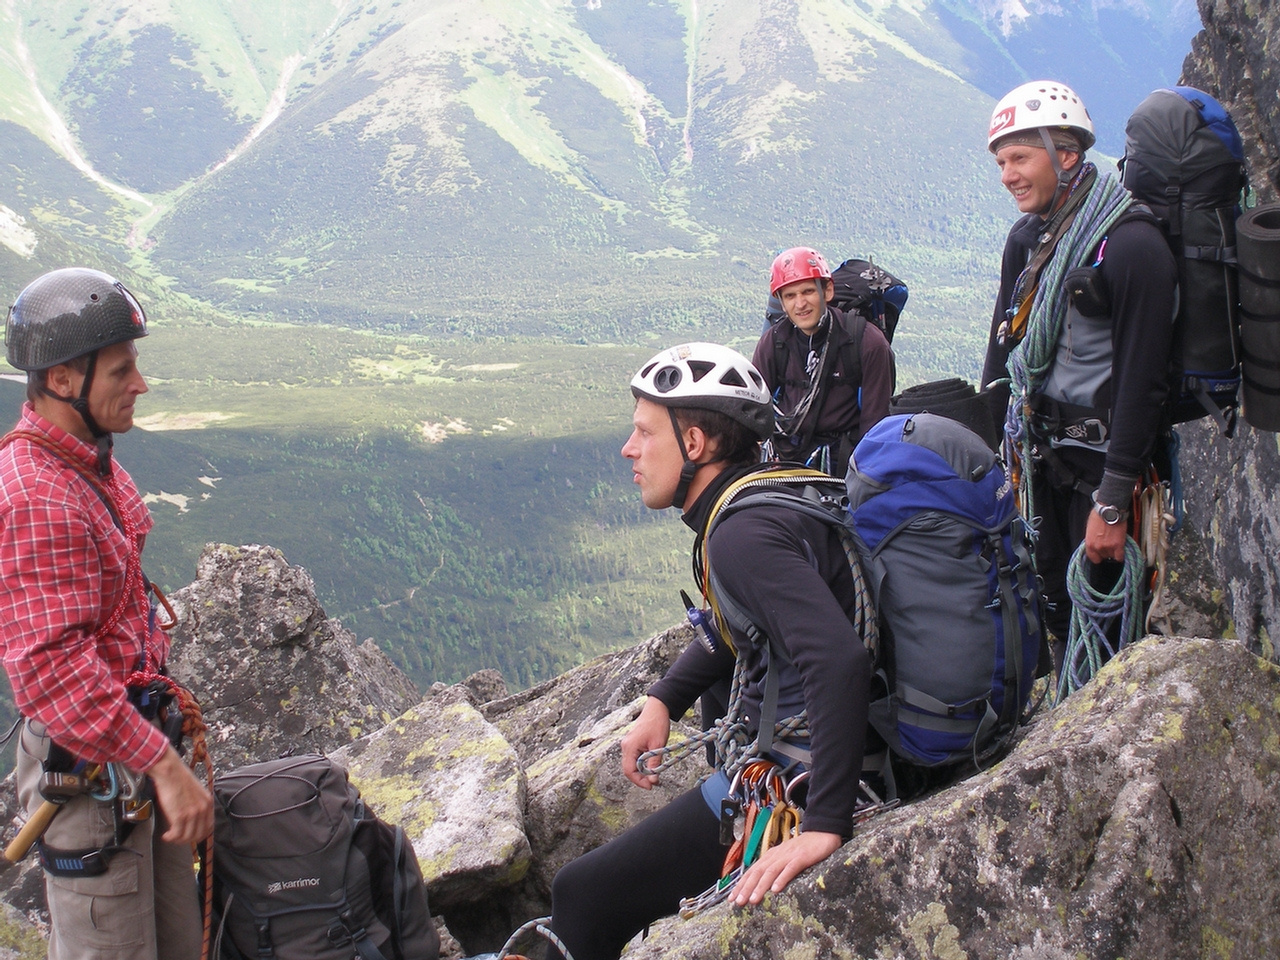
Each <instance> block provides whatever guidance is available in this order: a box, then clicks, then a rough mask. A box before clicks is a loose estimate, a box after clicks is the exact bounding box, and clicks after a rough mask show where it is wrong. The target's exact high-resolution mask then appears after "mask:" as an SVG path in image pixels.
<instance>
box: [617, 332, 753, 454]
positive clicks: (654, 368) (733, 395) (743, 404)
mask: <svg viewBox="0 0 1280 960" xmlns="http://www.w3.org/2000/svg"><path fill="white" fill-rule="evenodd" d="M631 392H632V393H633V394H634V395H635V396H637V397H644V398H645V399H646V400H651V401H653V402H654V403H660V404H662V405H663V406H664V407H696V408H699V409H703V410H715V411H717V412H719V413H723V414H725V415H726V416H728V417H730V418H731V419H733V420H736V421H737V422H738V423H741V424H742V425H743V426H745V427H747V429H749V430H751V431H752V432H753V433H755V434H756V436H758V437H760V438H761V439H768V438H769V437H770V436H772V434H773V401H772V400H771V399H770V397H769V388H768V387H766V386H765V382H764V377H762V376H760V372H759V371H758V370H756V368H755V367H753V366H752V365H751V361H750V360H748V359H747V358H746V357H744V356H743V355H742V354H740V353H738V351H736V350H732V349H730V348H729V347H723V346H720V345H719V344H715V343H682V344H680V345H679V346H676V347H671V348H669V349H667V350H663V351H662V352H661V353H659V354H657V355H656V356H655V357H653V358H652V359H651V360H649V362H648V363H646V364H645V365H644V366H643V367H641V368H640V371H639V372H638V373H637V374H636V375H635V376H634V377H632V378H631Z"/></svg>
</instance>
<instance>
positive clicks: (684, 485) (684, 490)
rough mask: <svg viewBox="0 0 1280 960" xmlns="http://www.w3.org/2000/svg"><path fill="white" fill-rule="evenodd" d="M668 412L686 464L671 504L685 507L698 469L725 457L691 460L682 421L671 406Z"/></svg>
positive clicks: (672, 495)
mask: <svg viewBox="0 0 1280 960" xmlns="http://www.w3.org/2000/svg"><path fill="white" fill-rule="evenodd" d="M667 413H668V414H669V415H670V416H671V429H672V430H674V431H675V432H676V443H678V444H680V456H681V457H683V458H684V465H683V466H681V467H680V482H679V483H677V484H676V489H675V493H673V494H671V505H672V506H673V507H679V508H681V509H684V502H685V500H686V499H687V498H688V496H689V484H691V483H693V478H694V477H695V476H696V475H697V473H698V471H699V470H701V469H702V468H703V467H709V466H711V464H713V463H719V462H720V461H721V460H723V459H724V457H716V458H715V459H713V460H708V461H707V462H706V463H696V462H694V461H693V460H690V459H689V451H688V449H686V447H685V445H684V436H683V435H682V434H681V433H680V421H679V420H677V419H676V412H675V410H673V409H672V408H671V407H667Z"/></svg>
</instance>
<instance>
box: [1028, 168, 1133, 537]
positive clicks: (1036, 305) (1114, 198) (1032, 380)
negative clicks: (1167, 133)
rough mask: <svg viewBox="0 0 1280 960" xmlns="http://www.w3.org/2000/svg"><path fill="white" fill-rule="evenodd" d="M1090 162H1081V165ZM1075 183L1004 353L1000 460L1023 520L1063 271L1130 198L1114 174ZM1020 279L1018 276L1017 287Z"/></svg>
mask: <svg viewBox="0 0 1280 960" xmlns="http://www.w3.org/2000/svg"><path fill="white" fill-rule="evenodd" d="M1091 166H1092V164H1085V167H1086V168H1087V167H1091ZM1082 173H1083V171H1082ZM1081 183H1082V186H1083V188H1084V189H1086V190H1087V193H1086V194H1085V195H1084V196H1083V198H1082V200H1081V201H1080V206H1079V208H1078V211H1077V214H1076V215H1075V216H1073V218H1072V219H1071V221H1070V224H1069V225H1068V226H1067V227H1066V229H1065V232H1064V233H1063V234H1062V236H1061V239H1060V240H1059V241H1058V242H1057V244H1056V247H1057V248H1058V249H1056V250H1055V251H1054V252H1055V255H1054V256H1052V257H1051V258H1050V259H1049V260H1048V262H1047V263H1044V264H1042V265H1041V266H1040V267H1039V269H1038V275H1037V283H1036V286H1035V289H1034V290H1028V291H1027V293H1026V295H1025V300H1024V303H1025V301H1030V302H1031V306H1030V308H1029V310H1028V311H1027V315H1028V319H1027V324H1026V329H1025V332H1024V334H1023V336H1022V338H1021V339H1020V340H1018V341H1017V346H1015V347H1014V348H1013V349H1012V350H1011V351H1010V353H1009V373H1010V384H1009V388H1010V401H1009V407H1008V412H1007V415H1006V418H1005V445H1004V448H1005V449H1004V453H1005V461H1006V462H1007V463H1008V464H1009V465H1010V476H1011V477H1015V478H1016V481H1017V489H1018V501H1019V509H1020V510H1021V512H1022V515H1023V517H1025V518H1027V520H1028V521H1029V522H1030V521H1031V518H1033V517H1035V516H1036V513H1035V506H1034V503H1033V499H1032V493H1031V483H1030V468H1031V465H1032V463H1033V460H1034V458H1035V447H1036V437H1035V435H1034V431H1033V430H1032V422H1033V418H1034V411H1033V409H1032V399H1033V397H1034V396H1035V395H1036V394H1038V393H1039V391H1040V388H1041V386H1043V384H1044V382H1045V379H1046V378H1047V376H1048V374H1049V369H1050V367H1051V366H1052V365H1053V361H1054V358H1055V356H1056V353H1057V347H1058V339H1059V337H1060V336H1061V333H1062V325H1063V322H1064V321H1065V320H1066V316H1067V308H1068V306H1069V300H1068V297H1067V293H1066V286H1065V278H1066V274H1067V272H1068V271H1069V270H1071V269H1072V268H1074V267H1077V266H1080V263H1079V261H1081V259H1082V258H1087V257H1088V256H1089V255H1090V254H1091V253H1092V251H1094V250H1096V249H1097V248H1098V245H1099V244H1100V243H1101V242H1102V241H1103V239H1105V238H1106V236H1107V232H1108V231H1109V230H1110V229H1111V227H1112V225H1114V223H1115V222H1116V221H1117V220H1119V219H1120V217H1121V216H1123V215H1124V213H1125V212H1126V211H1127V210H1128V208H1129V205H1130V202H1131V201H1130V197H1129V194H1128V193H1127V192H1126V191H1125V189H1124V188H1123V187H1122V186H1120V183H1119V181H1118V180H1116V179H1115V178H1114V177H1111V176H1107V177H1100V178H1098V179H1097V180H1096V181H1094V182H1093V184H1092V186H1091V187H1089V186H1088V185H1087V184H1084V182H1083V180H1082V181H1081ZM1079 193H1080V191H1079V190H1076V191H1073V195H1072V200H1074V197H1075V196H1077V195H1079ZM1070 202H1072V201H1071V200H1069V201H1068V203H1070ZM1064 209H1065V206H1064ZM1022 284H1023V280H1022V278H1021V277H1020V278H1019V283H1018V286H1022ZM1020 305H1021V304H1020Z"/></svg>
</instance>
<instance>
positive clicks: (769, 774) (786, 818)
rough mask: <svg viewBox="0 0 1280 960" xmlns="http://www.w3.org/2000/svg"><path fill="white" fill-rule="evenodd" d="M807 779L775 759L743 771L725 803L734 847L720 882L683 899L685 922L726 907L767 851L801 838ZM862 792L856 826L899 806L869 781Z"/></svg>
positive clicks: (724, 828)
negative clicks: (802, 798) (719, 906)
mask: <svg viewBox="0 0 1280 960" xmlns="http://www.w3.org/2000/svg"><path fill="white" fill-rule="evenodd" d="M808 779H809V771H807V770H798V769H797V767H796V765H795V764H791V765H790V766H787V767H783V766H782V765H780V764H778V763H776V762H774V761H772V760H760V759H756V760H751V761H749V762H748V763H747V764H746V766H744V767H743V768H742V769H741V770H739V771H738V773H737V775H736V776H735V777H734V779H733V782H732V784H731V785H730V787H729V795H728V796H727V797H726V798H725V799H724V800H722V801H721V803H720V842H721V844H722V845H723V846H726V847H728V848H729V851H728V853H727V854H726V855H725V859H724V866H723V867H722V868H721V873H720V879H719V880H717V881H716V882H715V883H713V884H712V885H711V886H710V887H708V888H707V889H706V890H703V891H702V892H701V893H699V894H696V895H694V896H692V897H685V898H684V899H682V900H681V901H680V916H681V918H682V919H685V920H688V919H689V918H691V917H694V916H696V915H697V914H698V913H700V912H701V911H703V910H706V909H707V908H708V907H713V906H715V905H716V904H718V903H723V902H724V901H725V900H727V899H728V898H729V896H730V894H732V893H733V890H734V887H736V886H737V883H738V881H739V880H741V879H742V875H743V873H745V872H746V870H748V869H749V868H750V867H751V865H752V864H754V863H755V862H756V861H757V860H759V859H760V857H761V856H763V855H764V853H765V852H766V851H768V850H770V849H771V848H773V847H776V846H778V845H779V844H781V843H783V842H784V841H786V840H789V839H791V838H792V837H796V836H799V835H800V824H801V822H802V821H803V820H804V807H803V805H802V803H801V802H800V800H799V798H798V796H797V795H796V791H797V788H799V787H800V786H801V785H802V784H804V783H805V782H806V781H807V780H808ZM859 789H860V791H861V795H860V797H859V803H858V806H857V807H856V808H855V810H854V813H853V825H854V827H855V828H856V827H858V826H859V825H860V824H862V823H865V822H866V821H867V820H870V819H871V818H872V817H874V816H876V815H877V814H880V813H884V812H885V811H886V810H892V809H893V808H894V807H896V806H898V804H899V800H898V799H897V798H894V799H892V800H882V799H881V798H880V797H879V796H878V795H877V794H876V793H875V792H874V791H873V790H872V789H871V788H870V787H868V786H867V784H866V783H865V782H859Z"/></svg>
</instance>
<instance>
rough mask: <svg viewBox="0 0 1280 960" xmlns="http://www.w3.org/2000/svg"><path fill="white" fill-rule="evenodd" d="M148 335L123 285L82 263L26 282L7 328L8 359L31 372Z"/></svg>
mask: <svg viewBox="0 0 1280 960" xmlns="http://www.w3.org/2000/svg"><path fill="white" fill-rule="evenodd" d="M146 335H147V318H146V315H145V314H144V313H143V312H142V306H141V305H140V304H139V303H138V301H137V300H136V299H135V298H134V296H133V294H131V293H130V292H129V291H128V290H126V289H125V287H124V284H122V283H120V281H118V280H116V279H114V278H113V277H110V276H108V275H107V274H105V273H102V272H101V271H99V270H89V269H87V268H84V267H68V268H66V269H63V270H53V271H51V272H49V273H46V274H44V275H43V276H41V277H38V278H37V279H35V280H33V281H31V283H29V284H27V286H26V289H24V290H23V291H22V293H20V294H18V299H17V301H16V302H15V303H14V305H13V306H12V307H10V308H9V318H8V321H7V322H6V323H5V328H4V342H5V346H6V347H7V348H8V360H9V363H10V364H12V365H13V366H15V367H17V368H18V369H19V370H26V371H28V372H30V371H33V370H47V369H49V368H50V367H56V366H57V365H58V364H60V363H66V362H67V361H69V360H74V359H75V358H76V357H82V356H84V355H85V354H89V353H93V352H95V351H97V350H100V349H102V348H103V347H109V346H111V345H112V344H113V343H123V342H124V341H126V340H137V339H138V338H139V337H145V336H146Z"/></svg>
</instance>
